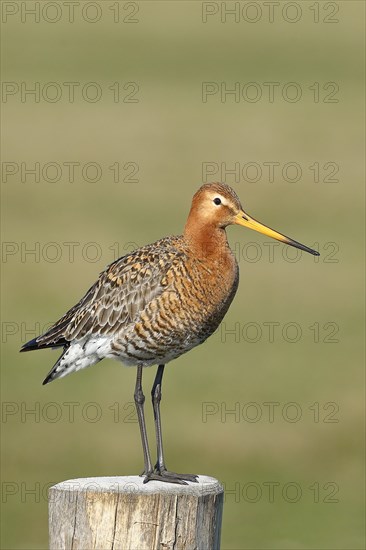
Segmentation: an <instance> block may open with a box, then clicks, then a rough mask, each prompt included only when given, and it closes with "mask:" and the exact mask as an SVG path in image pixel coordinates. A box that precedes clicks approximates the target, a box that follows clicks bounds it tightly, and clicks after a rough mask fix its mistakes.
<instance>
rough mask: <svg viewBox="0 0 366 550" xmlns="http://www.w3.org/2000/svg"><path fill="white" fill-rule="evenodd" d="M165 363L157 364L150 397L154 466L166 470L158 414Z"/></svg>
mask: <svg viewBox="0 0 366 550" xmlns="http://www.w3.org/2000/svg"><path fill="white" fill-rule="evenodd" d="M164 368H165V365H159V366H158V370H157V373H156V376H155V380H154V384H153V387H152V390H151V398H152V404H153V409H154V419H155V434H156V446H157V451H158V461H157V463H156V468H157V469H159V470H160V471H161V470H166V467H165V462H164V453H163V437H162V433H161V416H160V401H161V384H162V381H163V374H164Z"/></svg>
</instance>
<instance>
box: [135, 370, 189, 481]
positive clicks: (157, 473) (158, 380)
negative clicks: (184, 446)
mask: <svg viewBox="0 0 366 550" xmlns="http://www.w3.org/2000/svg"><path fill="white" fill-rule="evenodd" d="M164 367H165V365H159V367H158V370H157V373H156V376H155V380H154V384H153V387H152V390H151V397H152V404H153V409H154V419H155V433H156V445H157V451H158V461H157V463H156V465H155V470H154V472H153V473H152V474H151V475H147V476H146V478H145V480H144V483H146V482H147V481H149V480H151V479H156V480H159V481H167V482H169V483H179V484H181V485H186V481H197V476H196V475H194V474H176V473H175V472H169V471H168V470H167V469H166V466H165V461H164V453H163V438H162V432H161V417H160V401H161V385H162V380H163V374H164Z"/></svg>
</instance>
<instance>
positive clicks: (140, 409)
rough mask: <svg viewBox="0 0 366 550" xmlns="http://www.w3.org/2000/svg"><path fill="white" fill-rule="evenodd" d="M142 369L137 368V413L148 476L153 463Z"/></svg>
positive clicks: (145, 471)
mask: <svg viewBox="0 0 366 550" xmlns="http://www.w3.org/2000/svg"><path fill="white" fill-rule="evenodd" d="M141 382H142V367H137V376H136V386H135V394H134V398H135V405H136V411H137V418H138V421H139V427H140V434H141V441H142V450H143V453H144V465H145V470H144V473H143V474H142V475H144V474H145V475H148V474H150V473H151V472H152V470H153V468H152V463H151V457H150V451H149V442H148V440H147V432H146V424H145V415H144V403H145V396H144V393H143V391H142V384H141Z"/></svg>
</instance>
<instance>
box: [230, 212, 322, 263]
mask: <svg viewBox="0 0 366 550" xmlns="http://www.w3.org/2000/svg"><path fill="white" fill-rule="evenodd" d="M235 223H236V224H237V225H243V226H244V227H249V229H254V231H259V233H263V235H267V237H272V239H276V240H277V241H280V242H281V243H285V244H288V245H290V246H294V247H295V248H299V249H300V250H305V252H309V254H313V256H319V252H317V251H316V250H313V249H312V248H309V247H308V246H305V245H304V244H301V243H299V242H297V241H294V239H290V237H286V235H282V233H278V231H275V230H274V229H271V228H270V227H267V226H266V225H263V224H262V223H260V222H257V220H255V219H254V218H251V217H250V216H249V215H248V214H246V212H244V211H243V210H241V211H240V212H239V213H238V214H237V215H236V216H235Z"/></svg>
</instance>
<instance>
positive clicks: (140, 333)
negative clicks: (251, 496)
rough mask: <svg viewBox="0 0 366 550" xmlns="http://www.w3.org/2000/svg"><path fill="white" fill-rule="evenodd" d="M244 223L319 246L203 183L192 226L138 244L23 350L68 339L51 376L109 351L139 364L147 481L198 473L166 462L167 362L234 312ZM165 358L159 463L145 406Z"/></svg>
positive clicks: (156, 391) (156, 397)
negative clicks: (238, 239)
mask: <svg viewBox="0 0 366 550" xmlns="http://www.w3.org/2000/svg"><path fill="white" fill-rule="evenodd" d="M230 224H238V225H244V226H247V227H249V228H252V229H255V230H257V231H260V232H262V233H264V234H266V235H268V236H271V237H274V238H276V239H278V240H281V241H283V242H285V243H287V244H290V245H292V246H296V247H297V248H301V249H303V250H306V251H307V252H310V253H312V254H317V253H316V252H315V251H313V250H311V249H309V248H307V247H306V246H304V245H301V244H300V243H298V242H296V241H293V240H292V239H289V238H288V237H285V236H284V235H282V234H280V233H277V232H276V231H274V230H272V229H269V228H268V227H266V226H263V225H262V224H260V223H259V222H257V221H256V220H254V219H253V218H251V217H250V216H249V215H248V214H246V213H245V212H244V211H243V209H242V206H241V204H240V200H239V198H238V196H237V195H236V193H235V192H234V191H233V189H231V188H230V187H229V186H228V185H226V184H223V183H213V184H206V185H203V186H202V187H201V188H200V189H199V190H198V191H197V193H196V194H195V195H194V197H193V201H192V206H191V210H190V213H189V216H188V219H187V223H186V226H185V229H184V233H183V235H181V236H178V237H166V238H163V239H161V240H159V241H157V242H155V243H153V244H150V245H147V246H144V247H142V248H139V249H138V250H135V251H134V252H132V253H131V254H128V255H126V256H124V257H122V258H120V259H118V260H117V261H115V262H114V263H112V264H110V265H109V266H108V267H107V268H106V270H105V271H103V272H102V273H101V274H100V276H99V279H98V280H97V282H96V283H95V284H94V285H93V286H92V287H91V288H90V289H89V290H88V292H87V293H86V294H85V296H84V297H83V298H82V299H81V300H80V302H79V303H78V304H76V305H75V306H74V307H73V308H71V309H70V310H69V311H68V312H67V313H66V314H65V315H64V316H63V317H62V318H61V319H60V320H59V321H58V322H56V323H55V324H54V325H53V326H52V327H51V328H50V329H49V330H48V331H47V332H46V333H45V334H42V335H41V336H38V337H37V338H35V339H34V340H32V341H30V342H28V343H27V344H25V345H24V346H23V348H22V350H21V351H29V350H33V349H41V348H48V347H63V350H64V351H63V354H62V355H61V357H60V358H59V360H58V361H57V363H56V364H55V366H54V367H53V369H52V370H51V372H50V373H49V375H48V376H47V378H46V379H45V381H44V383H48V382H51V381H52V380H54V379H56V378H61V377H64V376H66V375H67V374H70V373H71V372H74V371H77V370H80V369H82V368H85V367H87V366H89V365H92V364H95V363H97V362H98V361H101V360H102V359H103V358H105V357H109V358H113V359H117V360H119V361H122V362H123V363H124V364H126V365H130V366H137V382H136V389H135V401H136V406H137V412H138V418H139V422H140V429H141V435H142V442H143V451H144V460H145V475H146V481H148V480H150V479H159V480H162V481H170V482H174V483H184V482H186V481H195V480H196V476H193V475H190V474H174V473H172V472H168V471H167V470H166V468H165V464H164V459H163V452H162V441H161V427H160V409H159V403H160V395H161V380H162V375H163V370H164V365H165V364H166V363H168V362H169V361H171V360H173V359H175V358H177V357H179V356H180V355H182V354H183V353H185V352H187V351H189V350H190V349H192V348H193V347H195V346H197V345H198V344H201V343H202V342H204V341H205V340H206V339H207V338H208V337H209V336H210V335H211V334H212V333H213V332H214V331H215V330H216V328H217V327H218V325H219V324H220V322H221V320H222V319H223V317H224V315H225V313H226V312H227V310H228V308H229V306H230V304H231V302H232V300H233V298H234V295H235V293H236V290H237V287H238V281H239V272H238V265H237V263H236V260H235V258H234V255H233V254H232V252H231V250H230V247H229V244H228V241H227V238H226V232H225V228H226V227H227V226H228V225H230ZM151 365H159V368H158V373H157V376H156V379H155V383H154V387H153V406H154V415H155V423H156V432H157V446H158V462H157V464H156V466H155V468H152V464H151V460H150V453H149V448H148V443H147V437H146V428H145V421H144V413H143V401H144V397H143V394H142V386H141V378H142V368H143V367H146V366H151Z"/></svg>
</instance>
